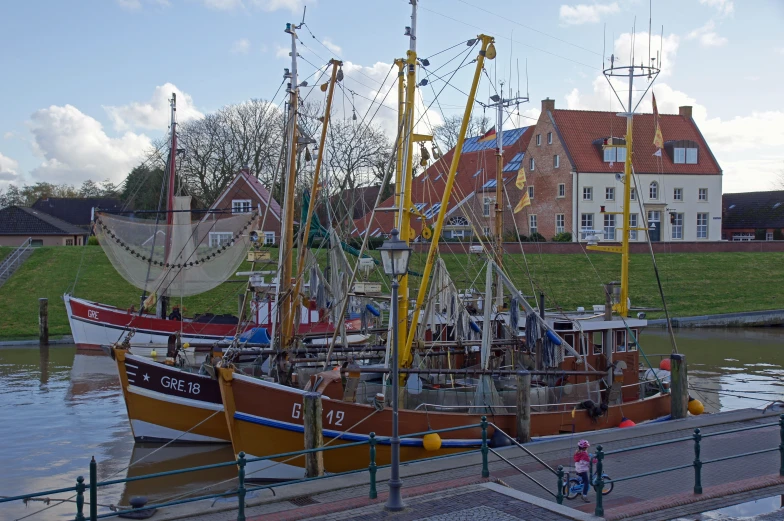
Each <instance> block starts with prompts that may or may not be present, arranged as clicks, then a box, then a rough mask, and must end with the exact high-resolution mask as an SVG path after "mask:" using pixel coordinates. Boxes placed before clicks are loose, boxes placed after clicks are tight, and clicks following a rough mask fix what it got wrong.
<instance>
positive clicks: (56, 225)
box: [0, 206, 87, 236]
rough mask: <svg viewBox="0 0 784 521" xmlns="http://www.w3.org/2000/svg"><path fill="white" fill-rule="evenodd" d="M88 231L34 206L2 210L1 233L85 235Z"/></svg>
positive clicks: (9, 207) (0, 215)
mask: <svg viewBox="0 0 784 521" xmlns="http://www.w3.org/2000/svg"><path fill="white" fill-rule="evenodd" d="M86 233H87V231H86V230H85V229H84V228H80V227H78V226H74V225H73V224H71V223H67V222H65V221H63V220H62V219H58V218H57V217H53V216H51V215H49V214H47V213H44V212H41V211H39V210H35V209H33V208H25V207H23V206H8V207H6V208H3V209H2V210H0V235H27V236H31V235H85V234H86Z"/></svg>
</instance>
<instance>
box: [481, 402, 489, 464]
mask: <svg viewBox="0 0 784 521" xmlns="http://www.w3.org/2000/svg"><path fill="white" fill-rule="evenodd" d="M488 452H489V451H488V449H487V416H482V477H483V478H489V477H490V468H489V467H488V466H487V453H488Z"/></svg>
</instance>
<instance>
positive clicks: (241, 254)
mask: <svg viewBox="0 0 784 521" xmlns="http://www.w3.org/2000/svg"><path fill="white" fill-rule="evenodd" d="M190 204H191V198H190V197H175V198H174V210H176V211H175V213H174V217H173V220H172V224H171V225H167V224H165V221H164V222H163V223H161V222H159V223H158V224H156V222H155V220H151V219H137V218H131V217H121V216H118V215H109V214H105V213H99V214H97V215H96V226H95V235H96V237H97V238H98V242H99V243H100V244H101V246H102V247H103V249H104V251H105V252H106V255H107V257H109V260H110V261H111V263H112V265H113V266H114V269H116V270H117V272H118V273H120V275H122V276H123V278H124V279H125V280H127V281H128V282H129V283H130V284H133V285H134V286H136V287H137V288H139V289H143V290H147V291H149V292H150V293H155V294H157V295H162V296H169V297H188V296H191V295H198V294H199V293H204V292H205V291H209V290H211V289H213V288H215V287H216V286H218V285H220V284H221V283H222V282H224V281H225V280H227V279H228V278H229V277H230V276H231V275H232V273H234V272H235V271H236V270H237V268H238V267H239V266H240V264H241V263H242V261H243V260H244V259H245V256H246V252H247V251H248V247H249V245H250V238H249V233H250V231H251V230H252V229H253V228H254V227H255V224H256V221H257V217H258V215H257V211H255V210H254V211H253V212H251V213H243V214H240V215H233V216H231V217H217V216H215V215H210V216H209V217H207V218H206V219H204V220H199V221H196V222H191V212H190V211H189V210H190Z"/></svg>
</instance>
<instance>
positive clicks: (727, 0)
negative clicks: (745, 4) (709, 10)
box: [700, 0, 735, 16]
mask: <svg viewBox="0 0 784 521" xmlns="http://www.w3.org/2000/svg"><path fill="white" fill-rule="evenodd" d="M700 3H701V4H703V5H707V6H710V7H714V8H716V10H718V12H719V14H721V15H722V16H728V15H731V14H732V13H733V12H734V11H735V5H734V3H733V0H700Z"/></svg>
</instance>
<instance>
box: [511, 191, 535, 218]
mask: <svg viewBox="0 0 784 521" xmlns="http://www.w3.org/2000/svg"><path fill="white" fill-rule="evenodd" d="M526 206H531V198H530V197H528V190H526V191H525V193H524V194H523V198H522V199H520V202H519V203H517V206H515V209H514V213H519V212H520V210H522V209H523V208H525V207H526Z"/></svg>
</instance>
